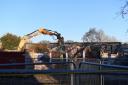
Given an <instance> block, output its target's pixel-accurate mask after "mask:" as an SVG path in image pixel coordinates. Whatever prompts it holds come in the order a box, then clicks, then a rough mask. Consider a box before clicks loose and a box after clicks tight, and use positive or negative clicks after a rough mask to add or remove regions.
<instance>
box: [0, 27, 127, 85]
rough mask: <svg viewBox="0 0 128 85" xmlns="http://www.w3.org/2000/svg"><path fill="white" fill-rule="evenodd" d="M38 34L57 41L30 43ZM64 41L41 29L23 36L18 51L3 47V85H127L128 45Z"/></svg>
mask: <svg viewBox="0 0 128 85" xmlns="http://www.w3.org/2000/svg"><path fill="white" fill-rule="evenodd" d="M38 35H47V36H55V37H56V40H57V42H56V43H45V44H39V43H28V41H29V40H30V39H31V38H33V37H35V36H38ZM64 39H65V38H64V36H62V35H61V33H58V32H57V31H52V30H48V29H45V28H40V29H38V30H36V31H34V32H31V33H29V34H27V35H25V36H23V37H22V38H21V40H20V43H19V45H18V47H17V50H2V44H1V51H0V85H128V79H127V78H128V44H123V43H121V42H73V43H65V41H64ZM34 46H38V49H36V48H34ZM117 75H118V77H117Z"/></svg>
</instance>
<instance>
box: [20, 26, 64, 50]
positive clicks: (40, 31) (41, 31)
mask: <svg viewBox="0 0 128 85" xmlns="http://www.w3.org/2000/svg"><path fill="white" fill-rule="evenodd" d="M40 34H43V35H50V36H56V37H57V40H58V41H57V44H58V46H60V48H61V47H62V50H64V49H63V46H64V45H63V44H64V38H63V37H62V36H61V34H60V33H58V32H56V31H52V30H48V29H45V28H40V29H38V30H36V31H34V32H32V33H29V34H27V35H25V36H23V37H22V38H21V41H20V43H19V46H18V49H17V50H18V51H22V50H24V48H25V44H26V43H27V42H28V41H29V40H30V39H31V38H33V37H36V36H38V35H40Z"/></svg>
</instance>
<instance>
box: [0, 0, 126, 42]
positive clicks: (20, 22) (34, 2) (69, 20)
mask: <svg viewBox="0 0 128 85" xmlns="http://www.w3.org/2000/svg"><path fill="white" fill-rule="evenodd" d="M124 1H125V0H124ZM121 5H123V1H122V0H0V36H2V35H3V34H5V33H7V32H10V33H13V34H16V35H19V36H23V35H26V34H28V33H30V32H32V31H35V30H36V29H38V28H39V27H45V28H47V29H51V30H56V31H58V32H60V33H61V34H62V35H63V36H64V38H65V40H74V41H81V37H82V36H83V35H84V33H85V32H87V31H88V30H89V28H92V27H96V28H98V29H102V30H104V32H105V33H106V34H108V35H110V36H115V37H117V39H119V40H120V41H128V40H127V39H128V37H127V36H128V34H126V30H127V29H128V25H127V24H128V22H127V21H126V20H125V19H122V18H121V16H120V15H119V12H120V8H121ZM46 39H47V40H50V41H51V40H52V38H50V37H49V36H40V37H38V38H37V39H35V40H37V41H41V40H46Z"/></svg>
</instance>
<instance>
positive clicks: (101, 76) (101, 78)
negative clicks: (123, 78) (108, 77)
mask: <svg viewBox="0 0 128 85" xmlns="http://www.w3.org/2000/svg"><path fill="white" fill-rule="evenodd" d="M100 64H102V60H100ZM99 70H102V66H100V69H99ZM100 85H104V79H103V75H102V74H100Z"/></svg>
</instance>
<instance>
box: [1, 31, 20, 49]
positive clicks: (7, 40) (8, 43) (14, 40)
mask: <svg viewBox="0 0 128 85" xmlns="http://www.w3.org/2000/svg"><path fill="white" fill-rule="evenodd" d="M0 40H1V42H2V45H3V48H4V49H8V50H16V49H17V47H18V45H19V42H20V37H19V36H16V35H14V34H11V33H7V34H5V35H3V36H2V37H1V38H0Z"/></svg>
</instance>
